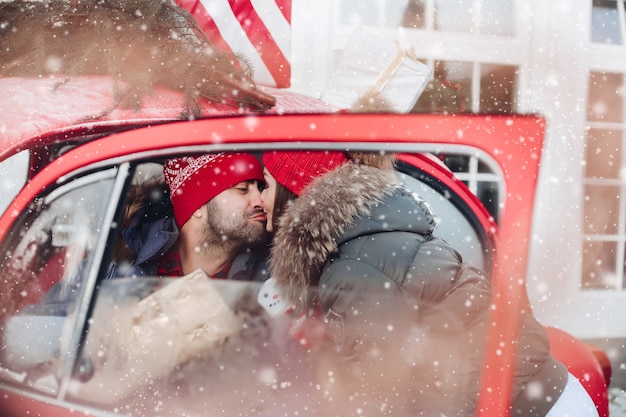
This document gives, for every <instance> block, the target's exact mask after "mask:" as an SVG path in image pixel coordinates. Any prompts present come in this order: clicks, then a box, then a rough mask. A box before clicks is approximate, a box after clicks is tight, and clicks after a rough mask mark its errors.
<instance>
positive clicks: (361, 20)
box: [340, 0, 409, 28]
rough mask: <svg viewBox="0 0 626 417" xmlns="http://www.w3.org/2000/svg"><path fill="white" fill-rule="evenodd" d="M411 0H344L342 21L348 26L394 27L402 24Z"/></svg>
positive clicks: (342, 2)
mask: <svg viewBox="0 0 626 417" xmlns="http://www.w3.org/2000/svg"><path fill="white" fill-rule="evenodd" d="M408 2H409V0H359V1H348V0H343V1H341V4H340V22H341V24H342V25H346V26H361V25H364V26H374V27H388V28H393V27H397V26H400V25H401V24H402V19H403V15H404V10H405V8H406V7H407V4H408Z"/></svg>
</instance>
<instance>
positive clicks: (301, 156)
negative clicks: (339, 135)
mask: <svg viewBox="0 0 626 417" xmlns="http://www.w3.org/2000/svg"><path fill="white" fill-rule="evenodd" d="M262 159H263V164H264V165H265V168H267V170H268V171H269V172H270V174H272V177H274V179H275V180H276V182H278V183H279V184H280V185H282V186H283V187H285V188H286V189H288V190H289V191H291V192H292V193H294V194H295V195H297V196H300V195H301V194H302V190H303V189H304V188H305V187H306V186H307V185H309V184H310V183H311V181H313V180H314V179H315V178H317V177H319V176H321V175H322V174H324V173H325V172H327V171H332V170H333V169H335V168H338V167H340V166H341V165H343V164H344V163H346V162H347V161H348V158H347V157H346V155H345V154H344V153H343V152H339V151H271V152H265V153H264V154H263V157H262Z"/></svg>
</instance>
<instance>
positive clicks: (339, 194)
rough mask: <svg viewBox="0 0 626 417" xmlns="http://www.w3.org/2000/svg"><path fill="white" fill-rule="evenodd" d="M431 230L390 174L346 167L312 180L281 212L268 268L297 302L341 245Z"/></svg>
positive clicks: (426, 214)
mask: <svg viewBox="0 0 626 417" xmlns="http://www.w3.org/2000/svg"><path fill="white" fill-rule="evenodd" d="M407 197H408V198H407ZM434 228H435V220H434V216H433V215H432V212H430V210H429V209H428V208H427V206H425V205H424V204H423V202H422V201H419V200H417V199H415V198H411V194H410V193H409V192H408V191H406V190H405V189H404V187H403V185H402V182H401V180H400V178H399V177H398V175H397V174H396V172H395V171H393V170H385V169H379V168H377V167H373V166H369V165H363V164H358V163H348V164H345V165H343V166H341V167H339V168H337V169H335V170H333V171H331V172H328V173H326V174H324V175H323V176H321V177H319V178H317V179H315V180H314V181H313V182H312V183H311V184H309V185H308V186H307V187H306V188H305V190H304V192H303V193H302V195H301V196H300V197H299V198H298V199H297V200H296V201H294V202H293V203H292V204H291V205H290V206H289V207H288V208H287V209H286V210H285V212H284V214H283V215H282V216H281V218H280V224H279V228H278V231H277V232H276V236H275V239H274V244H273V247H272V252H271V258H270V269H271V271H272V276H273V277H274V280H275V281H276V282H277V284H278V285H279V286H280V287H282V290H283V292H284V294H285V295H286V296H287V298H289V299H290V300H292V301H293V302H298V299H299V297H300V296H301V292H302V290H303V289H304V288H306V287H308V286H309V285H316V284H317V283H318V280H319V276H320V273H321V269H322V267H323V266H324V264H325V263H326V261H327V260H328V258H329V255H330V254H332V253H333V252H335V251H336V250H337V249H338V247H339V246H340V245H341V244H342V243H344V242H346V241H348V240H350V239H353V238H355V237H358V236H361V235H367V234H372V233H379V232H389V231H395V230H403V231H410V232H415V233H420V234H423V235H430V234H431V233H432V232H433V230H434ZM299 301H303V300H299Z"/></svg>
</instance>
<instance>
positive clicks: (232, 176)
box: [163, 153, 263, 227]
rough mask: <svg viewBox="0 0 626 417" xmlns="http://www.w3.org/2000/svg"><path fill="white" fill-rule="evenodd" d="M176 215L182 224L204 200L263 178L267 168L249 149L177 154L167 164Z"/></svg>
mask: <svg viewBox="0 0 626 417" xmlns="http://www.w3.org/2000/svg"><path fill="white" fill-rule="evenodd" d="M163 175H164V177H165V182H166V183H167V185H168V187H169V189H170V200H171V201H172V206H173V207H174V217H175V218H176V223H178V226H179V227H182V226H183V225H184V224H185V223H186V222H187V220H189V218H190V217H191V215H192V214H193V212H194V211H196V210H197V209H198V208H199V207H201V206H202V205H203V204H205V203H206V202H208V201H209V200H211V199H212V198H213V197H215V196H216V195H218V194H219V193H221V192H222V191H224V190H226V189H228V188H230V187H232V186H233V185H236V184H238V183H240V182H242V181H250V180H257V181H263V169H262V168H261V163H260V162H259V160H258V159H257V158H255V157H254V156H253V155H250V154H248V153H212V154H206V155H202V156H198V157H191V156H186V157H183V158H174V159H170V160H168V161H166V162H165V165H164V166H163Z"/></svg>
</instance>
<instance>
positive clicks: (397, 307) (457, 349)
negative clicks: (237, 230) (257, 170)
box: [261, 151, 597, 417]
mask: <svg viewBox="0 0 626 417" xmlns="http://www.w3.org/2000/svg"><path fill="white" fill-rule="evenodd" d="M263 163H264V165H265V169H264V178H265V181H266V183H267V188H266V189H265V190H264V191H263V192H262V194H261V200H262V204H263V206H264V209H265V211H266V212H267V214H268V222H267V225H268V226H267V227H268V231H273V232H274V233H275V237H274V241H273V246H272V252H271V259H270V269H271V271H272V277H273V279H274V280H275V282H276V283H277V286H278V288H279V290H280V292H281V294H282V295H283V296H284V297H285V298H286V299H287V300H288V301H289V302H291V303H293V305H294V306H295V307H296V308H298V309H301V310H304V311H308V310H310V309H311V308H312V306H313V307H314V306H318V307H319V308H320V309H321V312H322V313H323V314H324V317H325V318H326V321H327V322H328V326H329V332H330V334H331V336H332V339H333V342H334V346H335V349H334V350H333V354H331V355H329V356H328V357H329V358H330V359H328V360H325V361H324V363H323V364H322V365H321V368H322V370H321V371H320V374H319V375H320V379H321V381H320V383H321V384H322V386H323V388H324V389H325V390H328V392H329V395H330V396H331V397H332V398H334V400H335V406H336V405H338V404H337V403H340V405H341V406H345V407H354V406H355V405H358V411H355V414H359V413H363V409H364V408H365V409H367V410H369V411H370V412H373V413H375V414H377V413H380V414H393V415H428V416H429V415H449V416H465V415H467V416H470V415H474V414H475V407H476V400H477V395H478V382H477V381H479V380H480V370H481V368H482V364H483V357H484V354H485V352H484V341H485V335H486V328H487V324H488V320H489V306H490V296H491V286H490V282H489V280H488V279H487V278H486V277H485V274H484V273H483V272H482V271H480V270H478V269H476V268H474V267H472V266H470V265H467V264H465V263H463V260H462V259H461V256H460V255H459V253H457V252H456V251H455V250H454V249H453V248H452V247H450V245H449V244H447V243H446V242H445V241H443V240H442V239H440V238H437V237H436V236H434V235H433V232H434V230H435V226H436V224H435V220H434V216H433V214H432V212H431V211H430V210H429V208H428V205H427V204H425V203H424V202H423V201H421V200H420V199H419V198H418V197H417V196H415V195H412V194H411V193H410V192H408V191H406V190H405V189H404V187H403V186H402V184H401V181H400V179H399V178H398V176H397V175H396V174H395V171H394V170H393V157H392V156H380V155H373V154H364V153H356V154H345V153H343V152H323V151H311V152H304V151H293V152H287V151H275V152H267V153H265V154H264V155H263ZM311 287H317V288H316V291H314V290H311ZM312 294H314V295H312ZM518 352H519V354H518V356H517V364H516V370H515V377H514V384H513V387H512V409H511V415H512V416H514V415H522V416H531V415H532V416H551V417H552V416H556V415H569V416H597V411H596V409H595V406H594V404H593V402H592V401H591V398H590V397H589V396H588V395H587V393H586V392H585V391H584V388H582V386H581V385H580V383H579V382H578V381H577V380H576V379H575V378H574V377H573V376H571V375H569V374H568V372H567V369H566V368H565V366H564V365H562V364H561V363H559V362H558V361H556V360H555V359H554V358H553V357H552V356H551V355H550V353H549V344H548V340H547V337H546V334H545V332H544V330H543V327H542V326H541V325H540V324H539V323H538V322H537V321H536V320H535V319H534V318H533V317H532V316H531V315H530V314H529V313H524V317H523V324H522V327H521V329H520V337H519V340H518ZM370 375H374V376H375V377H371V376H370ZM493 388H494V389H498V388H499V387H493ZM342 400H343V401H345V402H344V403H342V402H341V401H342ZM564 413H565V414H564Z"/></svg>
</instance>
